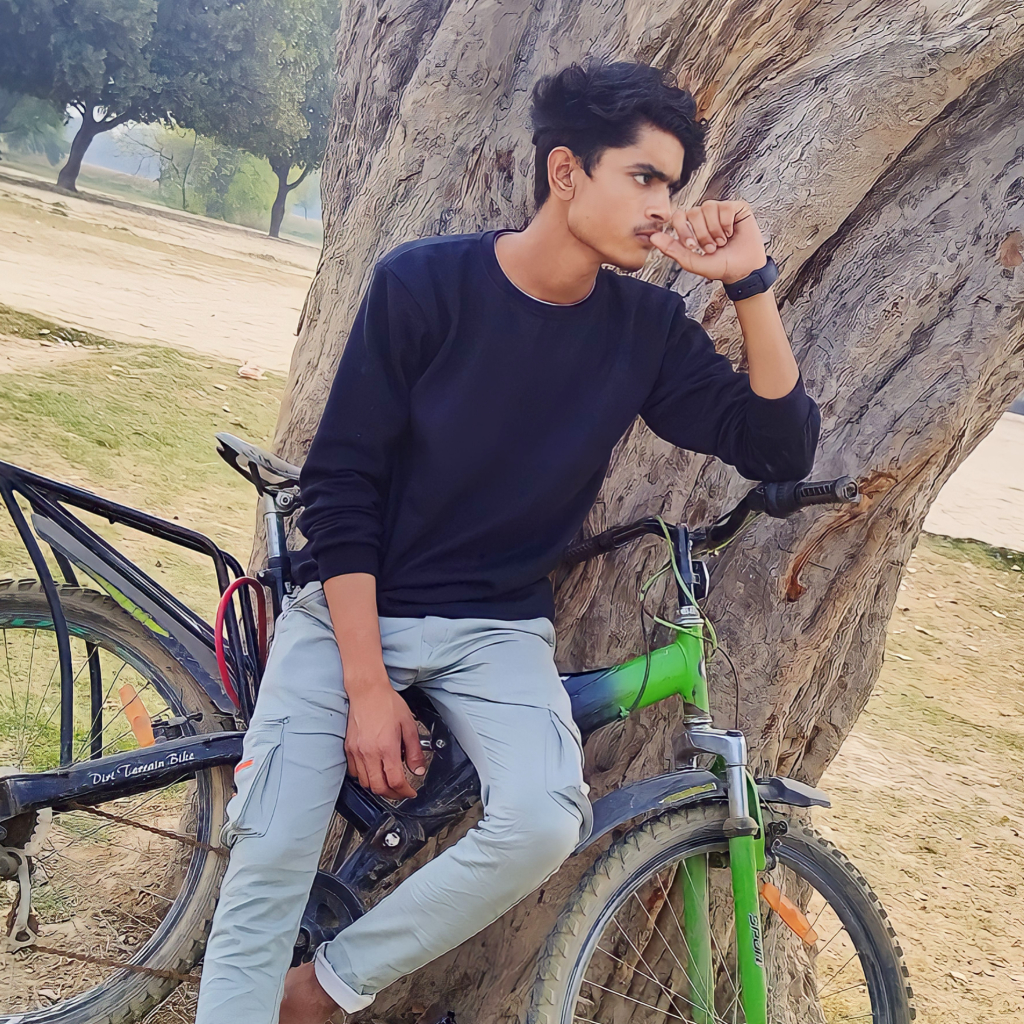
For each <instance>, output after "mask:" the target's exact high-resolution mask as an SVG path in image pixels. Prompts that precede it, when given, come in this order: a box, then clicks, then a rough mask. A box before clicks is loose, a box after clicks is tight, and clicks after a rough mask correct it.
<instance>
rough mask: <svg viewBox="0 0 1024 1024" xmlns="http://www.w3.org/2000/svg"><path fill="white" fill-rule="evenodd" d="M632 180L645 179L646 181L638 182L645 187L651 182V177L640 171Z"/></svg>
mask: <svg viewBox="0 0 1024 1024" xmlns="http://www.w3.org/2000/svg"><path fill="white" fill-rule="evenodd" d="M633 178H634V179H636V180H639V179H640V178H646V179H647V180H646V181H641V182H640V184H641V185H646V184H647V182H648V181H650V180H651V175H650V174H648V173H647V172H646V171H641V172H640V173H639V174H634V175H633Z"/></svg>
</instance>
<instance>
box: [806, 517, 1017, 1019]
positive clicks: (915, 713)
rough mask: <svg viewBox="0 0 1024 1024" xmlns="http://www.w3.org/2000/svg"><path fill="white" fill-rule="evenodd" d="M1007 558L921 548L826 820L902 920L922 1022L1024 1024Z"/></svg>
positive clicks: (964, 547)
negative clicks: (1014, 1023) (1022, 1022)
mask: <svg viewBox="0 0 1024 1024" xmlns="http://www.w3.org/2000/svg"><path fill="white" fill-rule="evenodd" d="M995 554H996V553H995V552H989V553H987V552H986V549H984V548H981V547H980V546H978V545H975V544H967V543H963V542H955V541H950V540H948V539H945V538H939V537H929V536H927V535H925V536H923V537H922V539H921V543H920V544H919V545H918V548H917V550H916V551H915V553H914V555H913V557H912V558H911V560H910V564H909V567H908V571H907V576H906V579H905V582H904V583H903V584H902V585H901V587H900V594H899V597H898V599H897V602H896V611H895V613H894V615H893V618H892V621H891V622H890V623H889V638H888V643H887V646H886V655H885V665H884V666H883V669H882V673H881V676H880V677H879V680H878V684H877V686H876V688H875V692H874V693H873V694H872V697H871V699H870V701H869V702H868V705H867V708H866V710H865V711H864V713H863V715H862V716H861V717H860V719H859V720H858V722H857V725H856V726H855V728H854V730H853V732H852V733H851V735H850V736H849V737H848V738H847V740H846V742H845V743H844V744H843V748H842V750H841V751H840V753H839V756H838V757H837V758H836V760H835V761H834V762H833V764H832V765H831V767H830V768H829V770H828V772H827V773H826V775H825V778H824V779H823V781H822V786H823V788H825V789H826V790H827V791H828V792H829V793H830V794H831V796H832V798H833V802H834V807H833V808H832V810H830V811H825V812H823V813H821V814H820V815H818V816H817V818H816V821H817V823H818V825H819V827H821V828H822V831H824V832H826V834H827V835H829V837H830V838H831V839H832V840H833V841H834V842H835V843H837V844H838V845H839V846H840V847H841V848H842V849H843V850H844V851H845V852H846V853H847V854H849V855H850V857H852V858H853V860H854V861H855V863H856V864H857V865H858V866H859V867H860V868H861V870H862V871H863V872H864V873H865V875H866V876H867V877H868V879H869V881H870V882H871V883H872V884H873V886H874V888H875V890H876V891H877V892H878V894H879V896H880V897H881V900H882V903H883V905H884V906H885V907H886V908H887V909H888V910H889V913H890V916H891V918H892V920H893V924H894V927H895V928H896V932H897V934H898V935H899V937H900V939H901V940H902V944H903V948H904V950H905V952H906V958H907V963H908V965H909V967H910V971H911V979H910V980H911V983H912V985H913V987H914V991H915V993H916V994H917V1003H918V1020H919V1021H921V1022H923V1024H990V1022H993V1021H1007V1022H1010V1021H1013V1022H1019V1021H1024V898H1022V897H1024V885H1022V882H1021V879H1022V876H1024V838H1022V837H1024V813H1022V810H1021V808H1022V806H1024V571H1019V570H1020V569H1024V556H1021V557H1017V558H1013V559H1006V558H998V557H994V555H995ZM1013 566H1017V567H1018V568H1017V569H1014V568H1013Z"/></svg>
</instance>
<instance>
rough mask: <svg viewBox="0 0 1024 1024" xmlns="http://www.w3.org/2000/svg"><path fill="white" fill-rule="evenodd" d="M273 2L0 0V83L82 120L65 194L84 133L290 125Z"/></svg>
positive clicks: (295, 103) (63, 182)
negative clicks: (151, 125) (143, 127)
mask: <svg viewBox="0 0 1024 1024" xmlns="http://www.w3.org/2000/svg"><path fill="white" fill-rule="evenodd" d="M283 8H284V5H282V4H278V3H275V2H274V0H61V2H60V3H54V2H53V0H0V86H3V87H5V88H7V89H12V90H17V91H20V92H24V93H27V94H30V95H33V96H39V97H43V98H46V99H49V100H51V101H52V102H53V103H54V104H55V105H56V106H57V107H58V108H59V109H61V110H64V109H67V108H69V107H70V108H73V109H75V110H77V111H78V112H79V114H80V115H81V117H82V124H81V127H80V128H79V129H78V131H77V133H76V135H75V138H74V140H73V141H72V144H71V151H70V154H69V156H68V160H67V163H66V164H65V165H64V167H62V168H61V171H60V174H59V175H58V177H57V184H58V185H60V186H61V187H62V188H66V189H68V190H70V191H74V189H75V183H76V181H77V178H78V174H79V171H80V170H81V166H82V158H83V157H84V156H85V153H86V150H87V149H88V148H89V144H90V143H91V142H92V140H93V139H94V138H95V137H96V136H97V135H98V134H100V133H101V132H105V131H110V130H111V129H113V128H116V127H117V126H118V125H121V124H124V123H125V122H127V121H144V122H148V121H169V122H175V121H177V122H179V123H183V124H185V125H186V126H188V127H196V126H197V125H199V124H200V123H201V121H202V114H203V112H210V113H211V117H212V116H213V114H214V113H215V115H216V118H217V121H218V123H220V124H222V125H234V126H241V125H243V124H246V123H248V122H249V121H251V119H252V118H253V117H254V116H255V115H256V114H257V112H258V115H259V116H260V117H261V118H262V119H263V121H264V122H265V123H267V124H268V125H275V126H277V127H280V128H282V129H284V130H290V131H292V132H293V133H295V134H298V133H299V132H300V130H301V126H302V125H303V124H304V123H305V122H304V120H303V118H302V116H301V114H300V113H299V103H300V100H301V97H302V90H301V88H300V87H299V86H298V85H295V84H289V83H290V79H288V78H287V77H284V78H282V75H281V73H280V68H279V66H278V65H279V62H281V61H287V60H288V57H287V52H288V51H289V50H290V49H295V46H294V44H292V43H289V42H288V41H287V40H284V39H283V38H282V33H281V32H280V30H279V27H278V21H279V19H280V12H281V10H282V9H283Z"/></svg>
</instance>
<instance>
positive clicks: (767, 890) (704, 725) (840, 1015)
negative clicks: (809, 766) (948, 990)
mask: <svg viewBox="0 0 1024 1024" xmlns="http://www.w3.org/2000/svg"><path fill="white" fill-rule="evenodd" d="M858 500H859V494H858V489H857V485H856V483H855V482H854V481H853V480H852V479H850V478H848V477H847V478H841V479H840V480H835V481H830V482H827V483H806V482H804V483H786V484H762V485H761V486H760V487H757V488H755V489H754V490H752V491H751V492H749V493H748V494H747V496H746V497H745V498H744V499H743V501H742V502H740V504H739V505H738V506H737V507H736V508H735V509H733V510H732V511H731V512H729V513H727V514H726V515H725V516H723V517H722V518H721V519H720V520H718V522H716V523H715V524H714V525H712V526H711V527H709V528H707V529H700V530H696V531H693V532H692V533H690V532H688V531H687V530H686V528H685V527H673V526H668V525H667V524H665V523H664V522H663V521H662V520H661V519H660V517H654V518H649V519H644V520H640V521H638V522H636V523H632V524H630V525H628V526H625V527H618V528H615V529H612V530H609V531H607V532H605V533H603V534H599V535H598V536H596V537H594V538H591V539H590V540H588V541H584V542H582V543H580V544H579V545H576V546H575V547H574V548H572V549H570V550H569V551H568V552H567V553H566V557H565V561H566V562H568V563H573V562H579V561H582V560H584V559H587V558H591V557H594V556H595V555H598V554H600V553H602V552H603V551H607V550H610V549H611V548H614V547H620V546H622V545H623V544H626V543H628V542H629V541H630V540H632V539H634V538H636V537H639V536H642V535H644V534H649V533H656V534H663V535H664V538H665V540H666V541H667V542H668V547H669V561H668V562H667V563H666V564H665V566H663V567H662V570H660V571H659V572H658V573H656V574H655V575H654V576H653V577H651V579H650V580H648V582H647V584H645V587H647V586H649V585H650V584H651V583H652V582H653V581H654V579H656V578H657V577H658V576H659V575H660V574H661V572H664V571H668V570H669V569H670V570H671V571H672V573H673V575H674V576H675V580H676V584H677V590H678V598H679V614H678V616H677V617H676V618H675V620H674V622H667V621H665V620H663V619H659V620H658V621H661V622H663V623H664V624H665V625H666V626H671V627H673V628H674V629H675V638H674V640H673V642H672V643H670V644H668V645H667V646H665V647H661V648H658V649H657V650H654V651H653V652H650V654H649V655H648V656H642V657H639V658H635V659H633V660H632V661H629V662H627V663H626V664H624V665H621V666H616V667H614V668H611V669H606V670H603V671H600V672H592V673H582V674H580V675H576V676H570V677H565V679H564V681H565V682H566V685H567V686H568V687H569V689H570V692H572V693H573V695H574V702H573V703H574V712H575V714H576V718H577V721H579V722H580V724H581V728H584V729H585V730H592V729H593V728H595V727H596V726H597V725H599V724H604V723H606V722H607V721H608V709H609V708H615V709H618V711H619V714H620V715H625V714H628V713H629V712H631V711H633V710H634V709H636V708H639V707H645V706H647V705H649V704H653V703H655V702H657V701H660V700H663V699H665V698H666V697H669V696H671V695H673V694H679V695H680V696H681V697H682V700H683V708H684V717H683V725H684V729H683V737H682V741H681V743H679V744H678V745H677V748H676V751H675V753H676V759H677V764H686V765H687V767H685V768H684V769H682V770H683V771H684V772H687V773H689V777H688V778H687V779H686V785H685V786H683V787H682V788H681V789H680V790H678V791H677V792H674V793H668V794H664V795H661V796H660V798H656V799H655V800H650V801H648V802H647V803H646V805H645V807H646V809H649V810H651V811H653V812H654V814H653V815H652V817H650V818H649V820H647V821H646V822H644V823H643V824H641V825H638V826H636V825H635V826H634V827H632V828H631V829H630V830H629V831H628V832H626V834H625V835H623V836H622V837H621V838H619V839H617V840H616V841H615V842H614V843H613V844H612V845H611V846H610V848H609V849H608V850H607V851H606V852H604V853H603V854H602V855H601V856H600V857H599V858H598V860H597V861H596V863H595V864H594V865H593V867H592V868H591V869H590V871H589V872H588V873H587V874H586V875H585V876H584V878H583V879H582V880H581V882H580V884H579V887H578V889H577V891H576V894H575V896H574V898H573V900H572V901H571V902H570V904H569V906H568V907H567V908H566V909H565V910H564V911H563V913H562V915H561V917H560V918H559V920H558V923H557V925H556V927H555V929H554V930H553V931H552V933H551V935H550V936H549V938H548V941H547V944H546V946H545V949H544V951H543V953H542V956H541V959H540V963H539V968H538V975H537V982H536V985H535V989H534V993H533V1003H532V1007H531V1014H530V1016H531V1020H532V1021H533V1022H534V1024H574V1022H582V1024H611V1022H614V1021H625V1020H641V1021H644V1022H647V1021H654V1020H658V1021H662V1020H665V1019H668V1020H680V1021H686V1022H693V1024H725V1022H739V1021H743V1022H745V1024H768V1022H770V1024H790V1022H792V1024H811V1022H815V1024H818V1022H822V1024H824V1022H833V1021H835V1022H838V1021H852V1020H871V1021H873V1022H874V1024H890V1022H891V1024H904V1022H909V1021H911V1020H913V1019H914V1017H915V1015H916V1014H915V1010H914V1009H913V1007H912V1005H911V998H912V995H913V992H912V990H911V988H910V986H909V985H908V984H907V981H906V979H907V975H908V972H907V969H906V966H905V965H904V963H903V955H902V950H901V949H900V946H899V944H898V943H897V941H896V936H895V933H894V931H893V929H892V927H891V926H890V925H889V923H888V920H887V918H886V914H885V911H884V910H883V909H882V907H881V905H880V903H879V901H878V899H877V897H876V896H875V894H874V893H873V892H872V891H871V888H870V887H869V885H868V883H867V882H866V881H865V879H864V877H863V876H862V875H861V874H860V873H859V872H858V871H857V870H856V868H855V867H854V866H853V865H852V864H851V863H850V861H849V859H848V858H846V857H845V856H844V855H843V854H842V853H840V852H839V850H837V849H836V848H835V847H834V846H833V845H832V844H831V843H829V842H828V841H826V840H825V839H824V838H822V837H821V836H819V835H817V834H816V833H815V832H814V831H813V830H812V829H811V828H810V827H808V826H807V825H806V824H794V823H793V822H791V821H790V820H789V818H788V817H785V816H777V814H776V812H775V811H774V810H772V807H773V806H776V807H777V806H778V805H779V804H788V805H789V806H790V807H810V806H814V805H818V806H828V805H829V801H828V799H827V797H825V795H824V794H823V793H821V792H819V791H817V790H813V789H811V788H810V787H808V786H803V785H800V784H798V783H796V782H794V781H792V780H785V779H778V778H776V779H769V780H758V781H755V780H754V779H753V778H751V777H750V775H749V774H748V772H747V752H746V743H745V740H744V738H743V735H742V733H740V732H738V731H736V730H718V729H714V728H713V727H712V722H711V716H710V710H709V707H710V706H709V697H708V687H707V677H706V674H705V659H704V649H705V644H706V642H707V640H708V639H710V640H711V641H712V643H713V644H717V640H716V639H715V637H714V630H713V628H712V627H711V625H710V623H709V622H707V621H706V620H705V619H704V617H703V615H702V613H701V612H700V610H699V607H698V600H700V599H701V598H702V597H704V596H706V594H707V590H708V587H709V584H710V577H709V573H708V571H707V568H706V565H705V564H704V563H703V562H700V561H696V560H694V559H693V558H692V556H693V555H694V554H697V553H700V552H705V551H706V552H711V553H712V554H713V553H714V552H716V551H718V550H720V549H721V547H722V546H724V545H725V544H726V543H728V542H729V541H730V540H731V539H732V538H734V537H735V536H736V535H738V534H739V533H740V532H741V531H742V530H743V529H745V528H746V526H747V525H748V524H749V523H750V521H751V519H752V518H754V517H755V516H757V515H759V514H761V513H768V514H770V515H773V516H777V517H784V516H787V515H790V514H791V513H793V512H795V511H796V510H797V509H799V508H802V507H804V506H806V505H812V504H831V503H848V502H855V501H858ZM705 627H706V628H707V630H708V631H709V632H710V637H709V636H708V634H707V633H706V632H705ZM700 755H711V756H712V757H713V759H714V761H713V764H712V765H711V767H710V769H708V770H706V771H705V772H704V773H703V777H701V775H700V769H698V768H697V758H698V757H699V756H700ZM649 781H656V780H649ZM638 785H639V786H643V785H645V783H640V784H638ZM661 792H662V793H664V790H663V788H662V789H661ZM615 796H616V794H612V795H611V798H614V797H615ZM605 799H606V800H607V799H609V798H607V797H606V798H605ZM602 802H603V801H599V802H598V804H597V808H600V806H601V803H602ZM658 803H660V804H661V805H662V806H664V805H671V804H675V805H677V806H678V805H679V804H687V805H688V806H685V807H683V808H681V809H675V810H668V811H664V812H662V813H657V811H658V810H659V808H658V807H657V804H658ZM595 809H596V808H595ZM605 824H606V822H605ZM605 824H602V825H601V826H599V825H598V824H596V823H595V828H594V832H593V834H592V835H591V838H590V842H594V841H595V840H596V839H597V838H598V836H599V835H600V834H603V832H604V831H607V829H606V828H605Z"/></svg>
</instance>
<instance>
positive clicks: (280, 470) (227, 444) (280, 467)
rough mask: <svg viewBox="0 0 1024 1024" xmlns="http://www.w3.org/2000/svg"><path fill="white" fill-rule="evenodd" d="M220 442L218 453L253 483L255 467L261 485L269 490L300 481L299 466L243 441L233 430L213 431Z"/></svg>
mask: <svg viewBox="0 0 1024 1024" xmlns="http://www.w3.org/2000/svg"><path fill="white" fill-rule="evenodd" d="M214 436H215V437H216V438H217V440H218V441H219V442H220V444H219V445H218V446H217V454H218V455H219V456H220V457H221V458H222V459H223V460H224V461H225V462H226V463H227V464H228V465H229V466H231V467H233V468H234V469H237V470H238V472H239V473H241V474H242V476H244V477H245V479H246V480H248V481H249V482H250V483H254V482H255V481H254V480H253V471H255V472H256V474H257V475H258V477H259V481H260V483H259V485H258V486H259V487H260V488H261V489H262V490H264V491H266V492H267V493H268V494H276V493H277V492H278V491H283V490H287V489H288V488H290V487H295V486H296V485H297V484H298V482H299V467H298V466H293V465H292V464H291V463H290V462H285V461H284V459H279V458H278V457H277V456H276V455H271V453H270V452H266V451H264V450H263V449H262V448H257V447H256V445H254V444H249V442H248V441H243V440H242V439H241V438H240V437H235V435H234V434H227V433H219V434H216V435H214Z"/></svg>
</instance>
